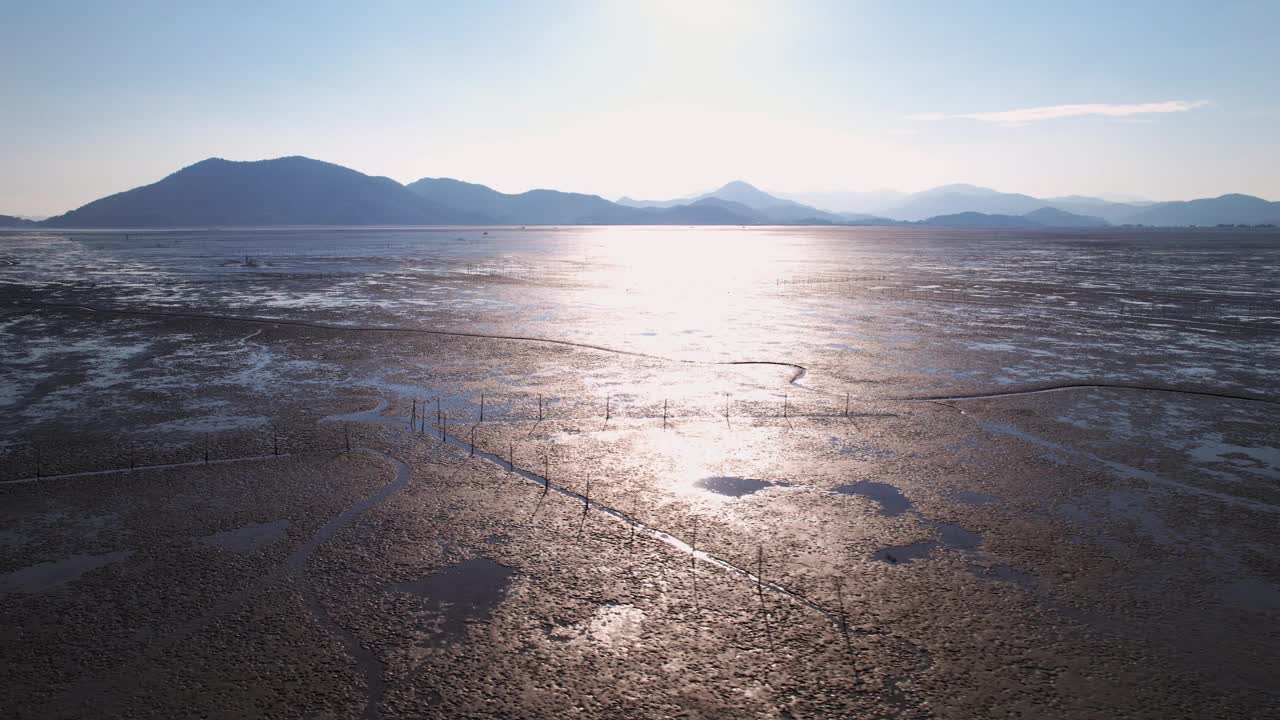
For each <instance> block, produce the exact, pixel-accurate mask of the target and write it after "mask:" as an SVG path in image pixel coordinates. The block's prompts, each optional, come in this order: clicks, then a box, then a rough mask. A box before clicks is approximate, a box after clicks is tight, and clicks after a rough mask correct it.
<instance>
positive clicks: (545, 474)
mask: <svg viewBox="0 0 1280 720" xmlns="http://www.w3.org/2000/svg"><path fill="white" fill-rule="evenodd" d="M483 398H484V396H481V405H480V407H481V410H480V421H481V422H483V421H484V399H483ZM436 403H437V406H436V412H437V419H438V422H439V423H440V437H441V440H442V441H443V440H444V439H445V438H446V436H447V422H448V415H447V413H445V412H444V411H443V410H441V409H440V406H439V399H438V398H437V400H436ZM785 403H786V400H785V396H784V414H785V412H786V411H785ZM663 404H664V421H665V405H666V402H665V401H664V403H663ZM608 412H609V411H608V400H606V419H608ZM845 412H846V414H847V413H848V410H847V402H846V411H845ZM412 413H413V415H412V416H411V421H410V422H411V425H410V427H411V429H412V428H413V425H414V424H416V422H417V420H418V416H417V400H414V403H413V408H412ZM538 419H539V421H541V420H542V419H543V404H542V396H539V397H538ZM664 427H665V422H664ZM425 431H426V429H425V418H424V423H423V426H422V432H425ZM342 436H343V448H344V450H345V452H346V453H348V454H349V453H350V452H351V428H350V425H349V424H348V423H345V422H344V423H343V424H342ZM271 444H272V456H276V457H279V456H280V454H281V453H280V434H279V432H278V430H277V429H276V428H275V427H274V426H273V427H272V432H271ZM470 450H471V456H472V457H474V456H475V452H476V446H475V426H472V428H471V442H470ZM35 451H36V478H37V479H39V478H41V477H44V476H43V475H42V463H41V455H40V449H39V447H38V446H37V447H36V448H35ZM225 459H236V458H225ZM202 462H203V463H204V464H208V463H209V462H210V448H209V435H208V434H207V433H206V434H205V436H204V443H203V452H202ZM542 463H543V465H542V480H543V486H542V492H543V494H544V495H545V494H547V493H548V492H550V490H551V460H550V456H549V455H548V454H546V453H544V454H543V458H542ZM187 464H189V463H187ZM139 467H143V468H145V467H148V466H145V465H144V466H139V465H138V464H137V453H136V445H134V444H132V443H131V444H130V453H129V469H130V470H134V469H137V468H139ZM152 467H154V466H152ZM507 467H508V469H509V470H512V471H514V470H515V443H514V442H510V443H508V449H507ZM50 477H56V476H50ZM591 488H592V481H591V478H590V477H588V478H587V481H586V487H585V489H584V491H583V494H582V502H583V507H582V514H583V518H584V520H585V518H586V516H587V513H588V512H589V511H590V509H591ZM637 511H638V508H636V507H633V508H632V512H631V514H630V515H629V516H627V517H628V519H629V520H630V526H631V533H630V538H629V541H628V543H629V545H631V546H634V544H635V535H636V520H635V518H636V516H637ZM697 550H698V523H697V519H696V518H695V519H694V524H693V530H692V536H691V538H690V543H689V558H690V565H691V567H692V568H696V567H697V563H698V557H697ZM755 576H756V577H755V580H756V593H757V595H758V596H759V599H760V603H761V607H762V609H763V607H764V548H763V547H762V546H760V545H757V546H756V572H755ZM835 590H836V595H837V600H838V604H839V626H840V630H841V632H842V634H844V636H845V643H846V644H848V642H849V639H848V629H847V622H846V620H845V611H844V597H843V590H842V587H841V585H840V584H839V583H838V582H837V584H836V587H835Z"/></svg>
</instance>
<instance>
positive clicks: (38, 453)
mask: <svg viewBox="0 0 1280 720" xmlns="http://www.w3.org/2000/svg"><path fill="white" fill-rule="evenodd" d="M35 449H36V479H37V480H39V479H40V465H41V463H40V460H41V458H40V446H39V445H36V446H35Z"/></svg>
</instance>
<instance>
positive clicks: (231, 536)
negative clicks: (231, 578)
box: [200, 520, 289, 553]
mask: <svg viewBox="0 0 1280 720" xmlns="http://www.w3.org/2000/svg"><path fill="white" fill-rule="evenodd" d="M288 527H289V521H288V520H276V521H274V522H268V523H257V524H254V525H245V526H244V527H239V528H235V529H234V530H224V531H222V532H219V533H214V534H212V535H206V536H204V537H202V538H200V542H202V543H204V544H205V545H212V546H214V547H219V548H222V549H223V550H231V551H232V552H239V553H247V552H252V551H254V550H257V549H258V548H260V547H262V546H264V545H269V544H271V543H273V542H275V541H277V540H279V539H280V538H282V537H284V531H285V529H287V528H288Z"/></svg>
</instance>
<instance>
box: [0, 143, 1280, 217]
mask: <svg viewBox="0 0 1280 720" xmlns="http://www.w3.org/2000/svg"><path fill="white" fill-rule="evenodd" d="M796 198H801V199H810V198H816V200H817V201H818V202H821V203H830V204H828V205H827V206H826V207H819V206H815V205H810V204H806V203H804V202H800V201H799V200H798V199H796ZM850 208H859V209H860V210H859V211H853V210H851V209H850ZM1277 223H1280V202H1269V201H1267V200H1263V199H1261V198H1256V197H1252V196H1249V195H1223V196H1221V197H1217V198H1205V199H1200V200H1191V201H1186V202H1160V203H1152V202H1116V201H1114V200H1106V199H1102V198H1095V197H1084V196H1070V197H1060V198H1047V199H1046V198H1036V197H1032V196H1030V195H1023V194H1019V193H1004V192H998V191H996V190H991V189H989V188H982V187H977V186H974V185H944V186H942V187H937V188H933V189H930V190H925V191H923V192H918V193H913V194H905V193H897V192H893V191H877V192H873V193H828V194H825V195H813V194H808V195H804V194H791V195H786V196H784V195H782V194H770V193H767V192H764V191H762V190H760V189H758V188H756V187H754V186H752V185H750V184H748V183H745V182H742V181H734V182H731V183H728V184H727V185H724V186H723V187H720V188H718V189H716V190H714V191H711V192H707V193H703V194H701V195H696V196H691V197H683V198H676V199H673V200H634V199H631V198H627V197H623V198H620V199H619V200H618V201H617V202H612V201H610V200H607V199H605V198H603V197H600V196H599V195H587V194H582V193H569V192H560V191H557V190H530V191H528V192H524V193H518V194H509V193H502V192H499V191H497V190H494V189H492V188H490V187H487V186H485V185H479V184H475V183H468V182H463V181H461V180H454V179H450V178H423V179H421V180H418V181H416V182H412V183H409V184H408V185H402V184H400V183H398V182H396V181H395V180H392V179H390V178H385V177H374V176H370V175H365V174H363V173H360V172H357V171H355V170H352V169H350V168H345V167H342V166H340V165H334V164H332V163H326V162H322V161H319V160H312V159H310V158H304V157H284V158H277V159H274V160H259V161H252V162H233V161H229V160H223V159H220V158H210V159H208V160H204V161H201V162H198V163H196V164H194V165H191V166H189V167H186V168H183V169H181V170H179V171H177V172H175V173H173V174H171V175H169V176H167V177H165V178H163V179H161V180H159V181H157V182H155V183H152V184H150V185H144V186H142V187H138V188H134V189H132V190H127V191H125V192H121V193H117V194H115V195H109V196H107V197H104V198H101V199H99V200H95V201H93V202H91V203H89V204H87V205H84V206H82V207H79V208H76V209H75V210H72V211H70V212H67V213H65V214H63V215H59V216H56V217H52V218H49V219H47V220H43V221H40V222H34V221H31V220H25V219H23V218H18V217H13V216H7V215H0V227H79V228H120V227H133V228H144V227H211V226H261V225H664V224H668V225H669V224H676V225H906V224H922V225H930V226H943V227H1105V226H1107V225H1120V224H1125V225H1148V226H1186V225H1220V224H1247V225H1259V224H1277Z"/></svg>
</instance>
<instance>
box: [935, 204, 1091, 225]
mask: <svg viewBox="0 0 1280 720" xmlns="http://www.w3.org/2000/svg"><path fill="white" fill-rule="evenodd" d="M920 224H921V225H934V226H937V227H972V228H1031V227H1106V226H1107V225H1108V223H1107V221H1106V220H1103V219H1102V218H1097V217H1089V216H1086V215H1075V214H1073V213H1069V212H1065V211H1063V210H1059V209H1057V208H1051V207H1042V208H1040V209H1038V210H1032V211H1031V212H1029V213H1024V214H1022V215H1001V214H999V213H980V212H972V211H967V212H961V213H952V214H949V215H937V216H935V217H931V218H927V219H925V220H921V221H920Z"/></svg>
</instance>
